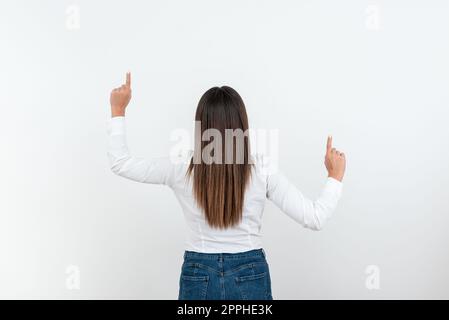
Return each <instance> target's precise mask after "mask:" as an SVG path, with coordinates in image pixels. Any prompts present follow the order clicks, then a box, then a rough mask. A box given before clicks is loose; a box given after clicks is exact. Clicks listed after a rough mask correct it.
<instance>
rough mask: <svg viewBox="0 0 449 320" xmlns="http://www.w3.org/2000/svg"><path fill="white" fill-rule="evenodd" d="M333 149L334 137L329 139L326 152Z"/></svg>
mask: <svg viewBox="0 0 449 320" xmlns="http://www.w3.org/2000/svg"><path fill="white" fill-rule="evenodd" d="M331 149H332V136H328V137H327V144H326V151H327V152H329V151H330V150H331Z"/></svg>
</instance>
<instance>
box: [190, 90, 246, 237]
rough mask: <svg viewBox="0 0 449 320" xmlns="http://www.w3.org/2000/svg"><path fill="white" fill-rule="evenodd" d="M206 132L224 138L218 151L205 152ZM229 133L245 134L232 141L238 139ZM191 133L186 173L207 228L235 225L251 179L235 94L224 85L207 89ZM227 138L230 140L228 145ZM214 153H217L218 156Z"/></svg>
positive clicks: (240, 106)
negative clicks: (193, 136)
mask: <svg viewBox="0 0 449 320" xmlns="http://www.w3.org/2000/svg"><path fill="white" fill-rule="evenodd" d="M230 129H231V130H230ZM236 129H237V130H236ZM206 130H215V131H214V132H215V133H220V139H222V138H223V137H225V138H226V140H225V143H219V144H218V149H217V148H215V149H213V150H212V151H213V152H211V153H209V152H207V151H209V149H207V148H206V149H205V147H206V145H207V144H208V141H204V140H205V139H204V135H203V134H204V133H205V131H206ZM230 131H231V132H236V131H239V132H240V133H241V132H243V133H245V134H244V136H243V139H240V141H236V139H238V137H237V136H234V135H232V136H230V135H229V133H230ZM195 132H196V133H197V134H195V148H194V156H193V158H192V160H191V161H190V165H189V168H188V170H187V175H188V176H189V177H190V176H192V175H193V195H194V198H195V200H196V202H197V204H198V205H199V207H200V208H202V209H203V211H204V213H205V216H206V221H207V222H208V224H209V225H210V226H211V227H214V228H220V229H226V228H228V227H231V226H234V225H237V224H238V223H239V222H240V221H241V218H242V211H243V203H244V199H245V189H246V187H247V186H248V183H249V179H250V178H251V164H250V159H249V157H250V151H249V137H248V116H247V114H246V108H245V104H244V103H243V100H242V98H241V97H240V95H239V94H238V93H237V91H235V90H234V89H232V88H231V87H228V86H222V87H213V88H211V89H209V90H207V91H206V92H205V93H204V94H203V96H202V97H201V99H200V101H199V103H198V107H197V109H196V115H195ZM206 136H207V135H206ZM228 138H232V143H231V144H230V143H229V142H231V141H229V140H228ZM240 138H241V136H240ZM209 139H210V137H209ZM216 139H217V137H216V136H214V137H213V142H217V141H215V140H216ZM222 140H223V139H222ZM220 146H221V148H220ZM239 146H240V147H239ZM231 147H232V148H231ZM217 151H221V156H220V155H219V153H217ZM229 152H232V153H231V154H232V161H229V160H230V159H229V157H228V155H229V154H230V153H229ZM205 153H206V154H205ZM205 156H206V158H208V159H210V157H215V158H214V159H215V161H212V162H211V161H204V160H205V158H204V157H205ZM239 157H240V159H241V161H239V160H238V158H239ZM224 158H225V161H223V159H224ZM206 160H207V159H206ZM216 160H218V161H216Z"/></svg>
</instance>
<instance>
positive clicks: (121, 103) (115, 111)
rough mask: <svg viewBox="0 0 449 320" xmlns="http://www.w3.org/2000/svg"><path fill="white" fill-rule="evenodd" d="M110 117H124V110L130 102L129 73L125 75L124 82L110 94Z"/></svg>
mask: <svg viewBox="0 0 449 320" xmlns="http://www.w3.org/2000/svg"><path fill="white" fill-rule="evenodd" d="M109 100H110V102H111V115H112V116H113V117H117V116H124V115H125V109H126V107H127V106H128V103H129V101H130V100H131V72H128V73H126V82H125V83H124V84H123V85H121V86H120V87H118V88H115V89H114V90H112V92H111V97H110V99H109Z"/></svg>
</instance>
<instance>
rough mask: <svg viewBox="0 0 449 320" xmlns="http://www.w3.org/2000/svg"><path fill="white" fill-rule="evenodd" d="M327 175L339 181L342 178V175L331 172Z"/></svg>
mask: <svg viewBox="0 0 449 320" xmlns="http://www.w3.org/2000/svg"><path fill="white" fill-rule="evenodd" d="M328 177H329V178H333V179H335V180H338V181H340V182H342V180H343V176H342V175H339V174H333V173H330V174H329V175H328Z"/></svg>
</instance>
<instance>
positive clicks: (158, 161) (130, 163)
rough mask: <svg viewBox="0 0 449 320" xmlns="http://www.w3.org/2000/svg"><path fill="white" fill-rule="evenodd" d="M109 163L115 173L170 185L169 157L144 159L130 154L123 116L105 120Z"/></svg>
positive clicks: (172, 180)
mask: <svg viewBox="0 0 449 320" xmlns="http://www.w3.org/2000/svg"><path fill="white" fill-rule="evenodd" d="M107 133H108V149H107V154H108V158H109V165H110V168H111V170H112V172H114V173H115V174H117V175H119V176H122V177H124V178H127V179H130V180H134V181H137V182H142V183H151V184H163V185H168V186H172V185H173V183H174V179H175V167H174V164H172V162H171V161H170V157H168V156H167V157H156V158H150V159H144V158H141V157H135V156H132V155H131V154H130V152H129V149H128V146H127V143H126V126H125V117H112V118H110V119H109V120H108V122H107Z"/></svg>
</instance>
